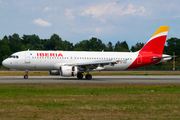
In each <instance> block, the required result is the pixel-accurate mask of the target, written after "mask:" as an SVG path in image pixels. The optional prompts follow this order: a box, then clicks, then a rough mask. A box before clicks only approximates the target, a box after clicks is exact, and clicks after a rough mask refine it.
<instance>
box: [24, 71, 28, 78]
mask: <svg viewBox="0 0 180 120" xmlns="http://www.w3.org/2000/svg"><path fill="white" fill-rule="evenodd" d="M28 72H29V71H28V70H26V71H25V75H24V79H28Z"/></svg>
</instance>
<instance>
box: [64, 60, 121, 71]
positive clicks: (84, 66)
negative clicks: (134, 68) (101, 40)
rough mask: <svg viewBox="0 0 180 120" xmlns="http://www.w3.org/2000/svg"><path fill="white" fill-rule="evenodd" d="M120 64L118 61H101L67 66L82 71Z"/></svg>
mask: <svg viewBox="0 0 180 120" xmlns="http://www.w3.org/2000/svg"><path fill="white" fill-rule="evenodd" d="M117 63H119V61H118V60H99V61H94V62H85V63H76V64H66V65H68V66H73V65H74V66H77V67H78V68H80V69H81V70H87V69H88V70H93V69H96V68H97V67H103V66H104V65H111V66H113V65H114V64H117Z"/></svg>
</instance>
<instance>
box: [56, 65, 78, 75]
mask: <svg viewBox="0 0 180 120" xmlns="http://www.w3.org/2000/svg"><path fill="white" fill-rule="evenodd" d="M59 73H60V75H61V76H66V77H70V76H76V75H77V73H78V69H77V67H76V66H61V67H60V69H59Z"/></svg>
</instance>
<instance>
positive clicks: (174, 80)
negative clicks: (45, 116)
mask: <svg viewBox="0 0 180 120" xmlns="http://www.w3.org/2000/svg"><path fill="white" fill-rule="evenodd" d="M34 83H35V84H180V76H176V75H172V76H169V75H168V76H162V75H161V76H160V75H156V76H150V75H148V76H93V78H92V80H86V79H85V78H84V79H82V80H78V79H77V78H76V77H61V76H29V78H28V79H24V78H23V76H9V77H7V76H4V77H3V76H1V77H0V84H34Z"/></svg>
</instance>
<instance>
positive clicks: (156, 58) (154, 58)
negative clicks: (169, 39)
mask: <svg viewBox="0 0 180 120" xmlns="http://www.w3.org/2000/svg"><path fill="white" fill-rule="evenodd" d="M172 57H177V56H170V55H169V56H164V57H153V58H151V59H152V60H159V59H164V58H170V59H171V58H172Z"/></svg>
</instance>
